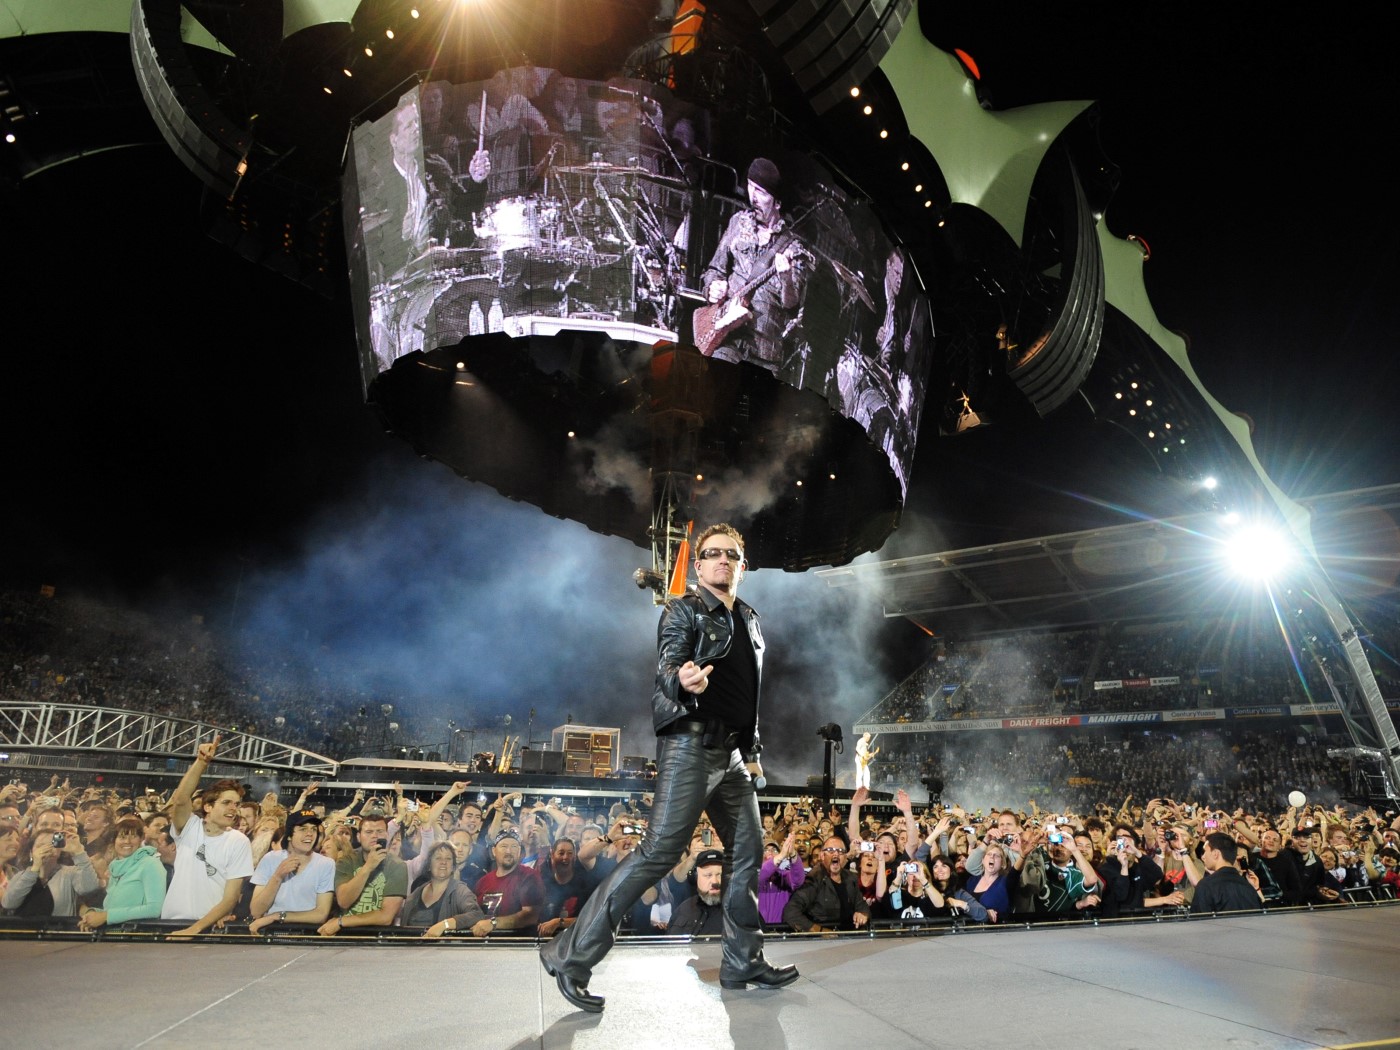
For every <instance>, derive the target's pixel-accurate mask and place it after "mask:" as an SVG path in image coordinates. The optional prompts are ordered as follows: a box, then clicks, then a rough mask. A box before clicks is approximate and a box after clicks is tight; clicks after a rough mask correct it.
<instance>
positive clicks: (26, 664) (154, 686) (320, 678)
mask: <svg viewBox="0 0 1400 1050" xmlns="http://www.w3.org/2000/svg"><path fill="white" fill-rule="evenodd" d="M0 624H3V626H4V630H3V631H0V696H3V698H4V699H5V700H6V701H12V702H41V703H56V704H81V705H88V706H95V707H112V708H124V709H127V710H134V711H144V712H150V713H152V714H160V715H172V716H178V717H181V718H189V719H193V720H196V721H203V722H208V723H209V724H210V725H213V726H220V727H223V728H227V729H235V730H241V731H243V732H246V733H250V734H253V735H257V736H265V737H269V738H272V739H275V740H277V741H279V742H282V743H287V744H291V745H293V746H295V747H304V748H306V749H308V750H310V751H314V752H316V753H318V754H322V755H326V756H327V757H329V758H333V759H337V760H339V759H343V758H346V757H350V756H351V755H361V754H367V753H379V752H387V751H389V750H390V749H391V748H392V745H393V744H394V742H396V741H402V740H407V741H418V740H424V739H432V738H433V734H432V733H430V732H428V731H427V730H426V729H425V728H424V727H421V726H417V725H414V724H413V721H412V719H413V715H412V711H411V708H412V705H410V704H406V703H404V698H403V697H402V696H400V695H397V694H393V693H387V692H377V691H373V690H370V689H366V688H358V687H356V686H355V685H353V683H354V682H356V681H360V680H369V676H368V675H359V676H357V675H355V674H354V673H351V672H353V668H350V669H347V668H346V666H345V660H347V659H353V657H337V665H338V672H337V674H336V675H335V676H334V678H332V677H331V676H330V675H329V674H328V673H323V669H322V668H321V667H319V666H318V665H317V664H316V663H315V662H308V661H307V660H306V659H305V658H304V654H301V653H299V652H294V651H292V650H291V649H287V650H272V649H269V648H267V646H268V645H269V644H271V643H268V642H267V641H266V638H265V636H264V637H262V638H260V639H259V640H258V641H256V642H255V641H254V640H253V639H252V637H251V636H247V635H243V634H241V633H238V632H235V633H233V634H232V635H229V634H225V633H222V632H218V631H215V630H213V629H211V628H210V627H209V626H208V625H207V624H206V623H205V622H204V618H203V617H202V616H199V615H197V614H194V615H192V614H185V615H175V614H156V613H150V612H143V611H140V610H135V609H131V608H124V607H119V606H117V605H115V604H112V603H109V602H105V601H102V600H99V599H94V598H89V597H86V596H83V595H81V594H60V595H52V596H46V595H44V594H40V593H37V592H36V593H21V592H17V591H13V590H3V591H0ZM347 682H349V683H352V684H350V685H347V684H346V683H347Z"/></svg>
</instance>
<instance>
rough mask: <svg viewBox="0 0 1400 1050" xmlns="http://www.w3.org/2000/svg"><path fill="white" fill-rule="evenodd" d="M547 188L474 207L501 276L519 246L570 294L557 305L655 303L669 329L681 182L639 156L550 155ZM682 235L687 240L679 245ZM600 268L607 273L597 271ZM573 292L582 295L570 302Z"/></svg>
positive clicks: (676, 281) (678, 256)
mask: <svg viewBox="0 0 1400 1050" xmlns="http://www.w3.org/2000/svg"><path fill="white" fill-rule="evenodd" d="M542 187H543V189H542V191H541V192H539V193H531V194H525V195H519V196H512V197H503V198H501V199H499V200H496V201H494V202H492V203H491V204H489V205H487V206H485V207H484V208H482V210H481V211H480V212H479V213H477V214H475V215H473V217H472V229H473V232H474V233H475V234H476V240H477V250H478V251H484V252H486V253H487V268H488V271H490V272H491V273H492V276H495V277H498V278H501V277H502V275H503V273H505V272H506V271H507V269H508V266H507V263H506V259H507V257H508V256H510V255H512V254H513V253H518V257H519V258H521V259H523V261H524V262H525V263H526V264H527V265H528V266H529V268H530V271H531V273H532V274H533V280H532V284H533V285H534V286H535V287H538V285H539V283H540V281H541V276H542V275H543V279H544V280H545V281H548V282H549V283H550V284H552V285H553V287H554V288H555V289H556V290H559V291H561V292H564V293H565V305H563V306H561V309H565V310H568V311H569V312H573V311H574V310H581V311H593V312H596V311H599V310H604V311H611V312H629V311H631V310H633V309H639V308H640V309H644V310H646V308H647V306H648V305H649V306H650V309H649V311H647V312H650V313H652V314H653V315H654V316H653V320H654V321H656V322H657V323H659V324H661V326H662V327H673V325H672V324H670V323H668V322H670V321H672V320H673V313H674V309H675V297H676V295H677V293H678V292H679V289H680V287H681V285H682V283H683V278H684V274H683V249H684V244H683V233H682V234H680V235H678V234H677V231H678V230H683V204H684V201H685V184H684V183H683V182H682V181H681V180H680V179H676V178H672V177H670V176H666V175H660V174H657V173H656V172H653V171H650V170H649V169H647V168H646V167H644V166H642V165H641V164H639V163H636V162H635V158H633V163H628V164H612V163H609V162H607V161H605V160H603V159H602V158H601V156H600V155H599V154H596V153H595V154H594V155H593V159H592V160H591V161H590V162H588V163H585V164H576V165H558V166H555V165H552V163H549V162H547V164H546V167H545V171H544V178H543V182H542ZM678 241H681V242H682V243H679V244H678V243H677V242H678ZM600 271H601V272H600ZM570 300H576V301H573V302H572V303H571V302H570Z"/></svg>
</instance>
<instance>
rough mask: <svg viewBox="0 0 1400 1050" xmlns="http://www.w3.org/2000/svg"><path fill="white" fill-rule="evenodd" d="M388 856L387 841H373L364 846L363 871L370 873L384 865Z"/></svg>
mask: <svg viewBox="0 0 1400 1050" xmlns="http://www.w3.org/2000/svg"><path fill="white" fill-rule="evenodd" d="M388 855H389V840H388V839H374V840H373V841H371V842H370V843H369V844H368V845H367V846H365V871H366V872H372V871H374V870H375V869H376V868H378V867H379V865H381V864H383V863H384V858H385V857H387V856H388Z"/></svg>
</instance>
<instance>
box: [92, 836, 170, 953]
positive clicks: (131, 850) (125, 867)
mask: <svg viewBox="0 0 1400 1050" xmlns="http://www.w3.org/2000/svg"><path fill="white" fill-rule="evenodd" d="M113 830H114V832H115V834H114V836H113V839H112V861H111V863H110V864H108V865H107V893H106V896H104V897H103V899H102V907H101V908H86V909H84V910H83V911H82V913H81V915H80V917H79V919H78V925H79V927H81V928H82V929H84V930H95V929H97V928H99V927H101V926H106V925H109V924H117V923H123V922H135V921H137V920H140V919H158V918H160V906H161V905H162V904H163V903H165V865H164V864H162V863H161V862H160V857H159V856H158V855H157V854H156V850H155V847H154V846H147V845H146V844H145V838H146V825H145V824H143V823H142V822H141V818H140V817H123V818H122V819H121V820H119V821H117V824H116V827H115V828H114V829H113Z"/></svg>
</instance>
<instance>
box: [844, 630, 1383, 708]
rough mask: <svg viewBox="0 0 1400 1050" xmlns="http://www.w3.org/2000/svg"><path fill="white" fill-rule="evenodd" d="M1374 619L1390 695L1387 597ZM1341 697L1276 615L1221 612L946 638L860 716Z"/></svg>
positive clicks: (1374, 649)
mask: <svg viewBox="0 0 1400 1050" xmlns="http://www.w3.org/2000/svg"><path fill="white" fill-rule="evenodd" d="M1366 626H1367V629H1368V633H1367V634H1366V635H1365V643H1366V651H1367V655H1368V658H1369V660H1370V663H1371V665H1372V668H1373V670H1374V671H1375V674H1376V678H1377V681H1378V682H1379V683H1380V684H1381V688H1382V692H1383V694H1384V695H1386V696H1394V695H1396V692H1397V687H1400V663H1397V659H1396V655H1395V654H1397V653H1400V619H1397V614H1396V612H1395V611H1394V610H1391V609H1390V607H1389V606H1388V605H1382V606H1380V607H1379V608H1378V609H1377V610H1373V611H1372V612H1371V615H1369V616H1368V618H1367V622H1366ZM1295 642H1296V639H1295ZM1163 679H1165V680H1166V681H1160V680H1163ZM1096 683H1099V685H1096ZM1331 699H1332V694H1331V690H1330V688H1329V686H1328V683H1327V680H1326V677H1325V676H1324V675H1323V673H1322V672H1321V670H1319V668H1318V665H1317V661H1316V660H1315V659H1314V658H1313V655H1312V653H1311V651H1310V649H1309V648H1308V646H1307V645H1306V644H1304V645H1297V644H1294V645H1292V647H1290V644H1287V643H1285V641H1284V639H1283V638H1282V637H1281V635H1280V634H1279V629H1278V626H1277V624H1276V623H1273V622H1268V623H1258V622H1251V623H1248V624H1241V623H1238V622H1236V621H1233V620H1222V619H1217V620H1211V621H1207V622H1203V623H1197V624H1192V623H1182V622H1173V623H1165V624H1153V625H1140V624H1139V625H1131V626H1124V625H1118V624H1115V625H1109V626H1106V627H1103V628H1097V627H1096V628H1092V629H1087V630H1073V631H1054V632H1041V633H1026V634H1021V635H1015V636H1009V637H998V638H988V639H970V640H966V641H954V640H949V639H939V641H938V642H937V643H936V645H935V647H934V651H933V653H932V654H931V655H930V656H929V658H928V659H927V660H926V661H925V662H924V663H923V664H921V665H920V666H919V667H917V668H916V669H915V670H914V671H913V672H912V673H911V674H909V675H908V676H907V677H906V678H905V679H904V680H903V681H901V682H900V683H899V684H898V685H896V686H895V687H894V688H893V689H892V690H891V691H890V692H889V693H887V694H886V695H885V696H884V697H882V698H881V699H880V701H879V703H877V704H876V705H875V706H874V707H873V708H871V709H870V710H869V711H868V712H867V713H866V714H865V715H863V716H862V717H861V718H860V719H859V722H860V724H862V725H865V724H868V725H881V724H901V723H908V722H921V721H942V720H948V719H972V718H989V717H1001V716H1005V715H1043V714H1064V713H1074V714H1082V713H1091V712H1101V711H1143V710H1154V711H1155V710H1174V709H1175V710H1182V709H1192V708H1216V707H1256V706H1261V705H1274V704H1303V703H1316V702H1320V701H1330V700H1331Z"/></svg>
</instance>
